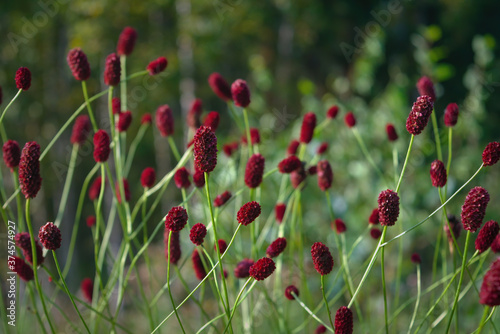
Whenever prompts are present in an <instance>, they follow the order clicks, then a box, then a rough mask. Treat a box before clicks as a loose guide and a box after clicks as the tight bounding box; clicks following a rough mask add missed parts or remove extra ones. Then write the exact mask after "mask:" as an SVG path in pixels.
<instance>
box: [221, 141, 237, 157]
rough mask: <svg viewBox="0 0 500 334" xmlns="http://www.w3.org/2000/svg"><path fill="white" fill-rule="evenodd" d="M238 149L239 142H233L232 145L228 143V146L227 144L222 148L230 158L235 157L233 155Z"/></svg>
mask: <svg viewBox="0 0 500 334" xmlns="http://www.w3.org/2000/svg"><path fill="white" fill-rule="evenodd" d="M237 149H238V142H236V141H235V142H232V143H228V144H225V145H224V147H223V148H222V150H223V151H224V153H225V154H226V155H227V156H228V157H230V156H231V155H233V153H234V152H235V151H236V150H237Z"/></svg>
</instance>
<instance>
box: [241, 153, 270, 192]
mask: <svg viewBox="0 0 500 334" xmlns="http://www.w3.org/2000/svg"><path fill="white" fill-rule="evenodd" d="M265 162H266V160H265V159H264V157H263V156H262V155H260V154H259V153H255V154H254V155H252V156H251V157H250V159H248V162H247V166H246V169H245V184H246V185H247V186H248V187H249V188H257V187H258V186H259V185H260V184H261V183H262V176H263V175H264V165H265Z"/></svg>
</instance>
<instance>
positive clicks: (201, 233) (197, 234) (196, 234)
mask: <svg viewBox="0 0 500 334" xmlns="http://www.w3.org/2000/svg"><path fill="white" fill-rule="evenodd" d="M206 235H207V228H206V227H205V225H203V224H202V223H197V224H194V225H193V227H191V231H190V232H189V240H191V242H192V243H193V244H195V245H197V246H199V245H201V244H202V243H203V240H204V239H205V237H206Z"/></svg>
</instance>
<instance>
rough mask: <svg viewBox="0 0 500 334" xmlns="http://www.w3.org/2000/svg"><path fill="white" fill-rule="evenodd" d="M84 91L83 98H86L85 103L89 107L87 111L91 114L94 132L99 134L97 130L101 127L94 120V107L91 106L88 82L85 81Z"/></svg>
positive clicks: (83, 84) (83, 83)
mask: <svg viewBox="0 0 500 334" xmlns="http://www.w3.org/2000/svg"><path fill="white" fill-rule="evenodd" d="M82 90H83V97H84V98H85V103H86V105H87V110H88V112H89V117H90V122H91V123H92V127H93V128H94V132H97V129H99V127H98V126H97V122H96V121H95V118H94V113H93V112H92V107H91V106H90V100H89V94H88V93H87V81H85V80H83V81H82Z"/></svg>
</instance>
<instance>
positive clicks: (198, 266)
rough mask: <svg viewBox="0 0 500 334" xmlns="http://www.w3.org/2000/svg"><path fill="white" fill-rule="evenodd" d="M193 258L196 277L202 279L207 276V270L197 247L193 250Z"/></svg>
mask: <svg viewBox="0 0 500 334" xmlns="http://www.w3.org/2000/svg"><path fill="white" fill-rule="evenodd" d="M191 260H192V261H193V269H194V273H195V274H196V278H198V279H199V280H200V281H201V280H202V279H204V278H205V276H206V275H207V272H206V270H205V267H203V261H202V259H201V256H200V253H198V250H197V249H195V250H194V251H193V254H192V255H191Z"/></svg>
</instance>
